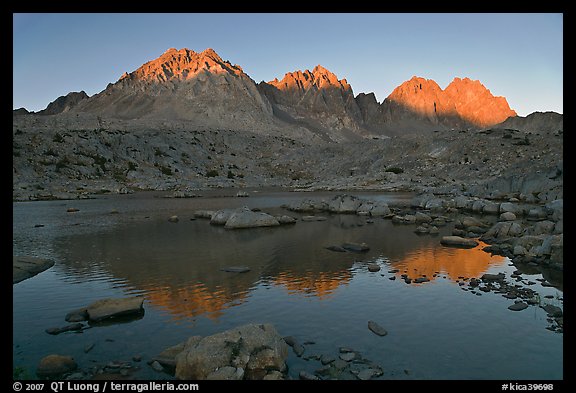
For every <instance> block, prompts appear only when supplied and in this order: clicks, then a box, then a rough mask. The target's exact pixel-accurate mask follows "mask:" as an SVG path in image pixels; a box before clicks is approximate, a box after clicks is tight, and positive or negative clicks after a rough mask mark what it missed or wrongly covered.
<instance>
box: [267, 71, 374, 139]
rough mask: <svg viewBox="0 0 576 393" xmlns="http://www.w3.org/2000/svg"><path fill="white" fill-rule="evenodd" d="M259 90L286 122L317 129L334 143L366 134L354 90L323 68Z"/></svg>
mask: <svg viewBox="0 0 576 393" xmlns="http://www.w3.org/2000/svg"><path fill="white" fill-rule="evenodd" d="M259 87H260V91H261V92H262V94H263V95H264V96H266V97H267V99H268V100H269V101H270V102H271V104H272V105H273V107H274V108H275V113H276V114H277V115H279V116H280V117H283V119H284V120H285V121H288V122H290V123H301V124H303V125H305V126H307V127H312V128H318V129H319V130H321V131H323V133H324V135H327V136H328V137H329V138H331V139H338V138H339V137H341V136H342V133H346V132H352V133H356V134H362V133H363V131H364V130H363V128H362V114H361V111H360V108H359V107H358V104H357V102H356V100H355V98H354V93H353V91H352V87H351V86H350V84H348V82H347V81H346V79H338V77H337V76H336V75H335V74H333V73H332V72H330V71H328V70H327V69H326V68H324V67H322V66H321V65H317V66H316V67H314V69H313V70H312V71H310V70H305V71H294V72H289V73H287V74H285V75H284V77H283V78H282V80H278V79H274V80H272V81H270V82H267V83H266V82H263V83H261V84H260V85H259ZM339 134H340V135H339Z"/></svg>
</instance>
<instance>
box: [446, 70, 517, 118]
mask: <svg viewBox="0 0 576 393" xmlns="http://www.w3.org/2000/svg"><path fill="white" fill-rule="evenodd" d="M444 96H445V100H446V101H448V102H450V103H451V104H452V105H453V107H454V108H455V110H456V113H457V115H458V116H459V117H460V118H461V119H462V120H463V121H464V122H467V123H469V124H470V125H471V126H473V127H480V128H483V127H489V126H492V125H495V124H498V123H502V122H503V121H504V120H506V119H507V118H509V117H512V116H516V112H515V111H513V110H512V109H510V107H509V106H508V102H507V101H506V98H504V97H494V96H493V95H492V93H490V90H488V89H487V88H486V87H484V85H483V84H482V83H480V81H477V80H471V79H468V78H464V79H460V78H454V80H453V81H452V82H451V83H450V84H449V85H448V86H447V87H446V89H445V90H444Z"/></svg>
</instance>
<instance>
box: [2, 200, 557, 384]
mask: <svg viewBox="0 0 576 393" xmlns="http://www.w3.org/2000/svg"><path fill="white" fill-rule="evenodd" d="M201 194H202V195H203V197H201V198H193V199H167V198H160V197H158V196H159V194H154V193H140V194H132V195H117V196H100V197H98V198H97V199H91V200H80V201H42V202H15V203H13V228H14V232H13V254H14V255H30V256H37V257H46V258H51V259H53V260H54V261H55V262H56V263H55V265H54V267H52V268H51V269H49V270H47V271H45V272H43V273H40V274H39V275H37V276H35V277H33V278H31V279H28V280H25V281H23V282H21V283H18V284H15V285H14V286H13V366H14V367H19V368H22V369H24V370H26V371H25V372H26V373H27V376H28V377H31V378H34V377H35V370H36V366H37V364H38V362H39V361H40V359H41V358H42V357H44V356H46V355H48V354H52V353H59V354H64V355H71V356H73V357H74V358H75V359H76V361H77V362H78V365H79V368H80V369H83V370H88V369H90V368H92V367H97V366H98V365H104V364H106V363H108V362H110V361H132V358H133V357H134V356H141V357H142V361H141V362H133V364H134V365H136V366H138V367H139V369H138V370H137V371H136V372H134V374H133V377H135V378H142V379H171V378H173V377H172V376H170V375H168V374H165V373H159V372H156V371H154V370H153V369H152V368H151V367H150V366H148V365H147V363H146V362H147V361H148V360H150V359H151V358H153V357H154V356H155V355H157V354H158V353H160V352H161V351H162V350H164V349H165V348H167V347H169V346H172V345H175V344H177V343H180V342H182V341H185V340H186V339H187V338H188V337H190V336H193V335H202V336H205V335H210V334H215V333H218V332H221V331H224V330H226V329H230V328H233V327H236V326H239V325H243V324H246V323H265V322H267V323H272V324H274V325H275V327H276V329H277V330H278V332H279V333H280V334H281V335H283V336H288V335H291V336H294V337H296V338H297V339H298V340H299V341H300V342H301V343H304V342H311V343H307V344H306V345H305V348H306V351H305V353H304V356H303V357H301V358H299V357H297V356H296V355H295V354H294V353H293V352H292V351H291V350H290V355H289V358H288V360H287V363H288V367H289V375H290V376H292V377H294V378H298V373H299V372H300V371H302V370H305V371H308V372H311V373H312V372H314V370H316V369H318V368H320V367H322V366H321V364H320V362H319V361H317V360H314V359H311V360H306V359H305V358H306V357H307V356H310V355H322V354H328V355H332V356H336V357H337V356H338V348H339V347H350V348H352V349H354V350H356V351H358V352H360V353H361V354H362V355H363V356H364V357H365V358H367V359H370V360H371V361H373V362H375V363H377V364H378V365H380V366H381V367H382V368H383V370H384V374H383V375H382V376H381V377H378V378H377V379H417V380H421V379H440V380H446V379H505V380H518V379H538V380H542V379H563V360H562V359H563V334H561V333H557V332H553V331H550V330H547V329H546V327H547V326H548V325H549V323H548V321H547V320H546V318H547V316H546V312H545V311H544V310H543V309H541V308H540V307H538V306H530V307H529V308H527V309H526V310H523V311H520V312H513V311H510V310H508V309H507V307H508V306H509V305H511V304H512V303H513V302H514V301H513V300H510V299H506V298H504V297H502V296H501V294H497V293H494V292H490V293H482V295H481V296H478V295H475V294H473V293H470V292H469V291H464V290H463V289H462V288H463V287H461V286H460V285H459V282H458V281H461V280H462V277H480V276H481V275H482V274H484V273H498V272H504V273H506V276H507V277H509V276H510V274H511V273H512V272H513V271H515V270H517V269H518V268H517V267H514V266H511V264H510V261H509V260H508V259H507V258H503V257H499V256H491V255H490V254H488V253H485V252H483V251H482V250H481V248H482V245H480V246H479V247H477V248H475V249H471V250H464V249H456V248H446V247H443V246H441V245H440V244H439V239H440V236H442V235H446V234H450V233H451V230H452V228H453V224H451V223H449V224H448V225H447V226H445V227H440V234H439V236H430V235H426V236H422V235H420V236H419V235H417V234H415V233H414V229H415V226H412V225H397V224H393V223H392V222H391V220H386V219H382V218H377V219H375V220H374V222H373V223H367V222H366V221H367V219H366V217H359V216H355V215H328V220H326V221H321V222H301V221H299V222H297V223H296V224H295V225H290V226H281V227H274V228H255V229H244V230H226V229H224V228H223V227H217V226H212V225H210V224H209V221H208V220H203V219H197V220H191V218H192V217H193V213H194V211H195V210H197V209H213V210H215V209H220V208H228V207H239V206H244V205H246V206H248V207H251V208H256V207H257V208H261V209H262V210H263V211H266V212H272V213H283V214H290V215H292V216H294V217H300V216H301V215H299V214H296V213H292V212H288V211H286V210H284V209H282V208H281V207H280V206H281V205H282V204H284V203H288V202H290V201H295V200H301V199H303V198H312V197H313V198H323V197H328V196H331V195H335V194H336V193H329V192H325V193H313V194H310V193H290V192H272V191H268V192H259V193H258V192H251V194H250V195H251V196H250V197H249V198H235V197H220V196H217V194H226V191H219V192H212V193H201ZM230 195H234V193H233V192H230ZM354 195H358V196H370V197H372V198H378V199H382V200H385V201H395V200H408V199H409V198H410V195H406V194H385V193H354ZM69 207H76V208H78V209H79V211H78V212H76V213H67V212H66V209H67V208H69ZM113 211H116V212H118V213H117V214H112V212H113ZM172 215H178V216H179V218H180V220H179V222H177V223H172V222H169V221H168V220H167V218H168V217H170V216H172ZM37 225H43V226H37ZM343 242H366V243H367V244H368V245H369V246H370V247H371V249H370V251H369V252H367V253H363V254H354V253H337V252H332V251H329V250H327V249H325V247H326V246H329V245H334V244H336V245H337V244H341V243H343ZM369 263H377V264H378V265H380V267H381V270H380V271H378V272H370V271H368V267H367V266H368V264H369ZM227 266H247V267H249V268H250V269H251V270H250V272H248V273H242V274H237V273H226V272H223V271H221V269H222V268H224V267H227ZM394 269H397V270H398V272H392V273H391V272H389V271H391V270H394ZM401 274H407V275H408V276H409V277H412V278H416V277H421V276H422V275H426V276H427V277H428V278H430V279H431V281H429V282H425V283H421V284H406V283H405V282H404V281H403V280H402V279H401V277H400V275H401ZM543 275H544V277H545V278H547V279H548V281H550V282H553V283H555V284H557V288H555V287H543V286H541V285H540V282H539V281H538V280H537V279H538V278H542V276H543ZM434 276H435V277H434ZM391 277H396V279H395V280H391V279H390V278H391ZM459 277H460V278H459ZM522 277H523V279H524V280H523V281H522V282H519V283H516V284H519V285H522V286H527V285H528V284H525V283H526V282H527V281H528V280H531V281H532V282H536V284H533V285H530V288H531V289H533V290H535V291H537V292H538V294H539V295H540V298H541V299H542V302H543V304H544V303H550V304H554V305H557V306H560V307H562V303H563V302H562V296H563V294H562V291H561V288H562V275H561V274H558V273H555V274H554V272H546V271H544V272H542V271H540V270H538V269H536V268H532V270H531V271H530V270H527V271H523V274H522ZM134 295H142V296H144V298H145V301H144V309H145V314H144V316H143V317H141V318H138V319H136V320H130V321H125V322H124V323H116V324H108V325H102V326H96V327H93V328H91V329H87V330H84V331H83V332H82V333H64V334H60V335H57V336H53V335H49V334H47V333H45V329H47V328H50V327H61V326H65V325H66V324H67V322H65V320H64V317H65V315H66V314H67V313H68V312H70V311H72V310H74V309H77V308H80V307H83V306H86V305H88V304H89V303H91V302H93V301H95V300H98V299H102V298H106V297H126V296H134ZM546 295H548V296H550V295H551V296H552V298H545V296H546ZM369 320H373V321H376V322H377V323H379V324H380V325H381V326H383V327H384V328H385V329H386V330H387V331H388V335H387V336H384V337H380V336H377V335H375V334H374V333H372V332H371V331H370V330H369V329H368V328H367V323H368V321H369ZM90 345H93V348H92V349H91V350H90V351H88V352H85V348H86V347H87V346H90Z"/></svg>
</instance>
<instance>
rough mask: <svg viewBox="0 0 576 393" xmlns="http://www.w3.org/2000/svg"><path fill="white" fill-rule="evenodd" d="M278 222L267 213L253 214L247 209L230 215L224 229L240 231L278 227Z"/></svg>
mask: <svg viewBox="0 0 576 393" xmlns="http://www.w3.org/2000/svg"><path fill="white" fill-rule="evenodd" d="M278 225H280V223H279V222H278V220H277V219H276V218H275V217H274V216H271V215H270V214H267V213H262V212H253V211H251V210H249V209H241V210H238V211H235V212H234V213H232V214H231V215H230V217H229V218H228V220H227V221H226V224H225V225H224V228H227V229H241V228H257V227H272V226H278Z"/></svg>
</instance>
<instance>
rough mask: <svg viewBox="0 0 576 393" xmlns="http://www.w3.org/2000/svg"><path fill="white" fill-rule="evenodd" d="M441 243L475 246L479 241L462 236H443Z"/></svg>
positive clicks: (456, 245)
mask: <svg viewBox="0 0 576 393" xmlns="http://www.w3.org/2000/svg"><path fill="white" fill-rule="evenodd" d="M440 244H442V245H443V246H451V247H461V248H474V247H476V246H477V245H478V244H479V243H478V242H477V241H476V240H474V239H467V238H465V237H460V236H443V237H442V239H441V240H440Z"/></svg>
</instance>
